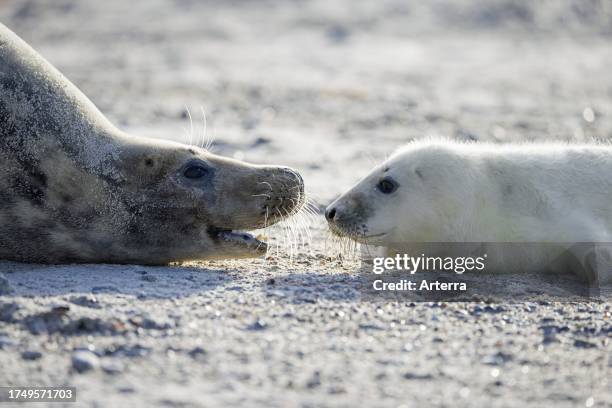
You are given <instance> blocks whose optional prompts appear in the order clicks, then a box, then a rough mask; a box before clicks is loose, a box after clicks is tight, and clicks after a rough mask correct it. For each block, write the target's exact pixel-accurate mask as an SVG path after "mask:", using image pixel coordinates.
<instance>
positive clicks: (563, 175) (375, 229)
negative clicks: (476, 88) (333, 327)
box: [336, 140, 612, 281]
mask: <svg viewBox="0 0 612 408" xmlns="http://www.w3.org/2000/svg"><path fill="white" fill-rule="evenodd" d="M383 177H391V178H393V179H394V180H395V181H396V182H397V183H398V184H399V187H398V189H397V190H396V191H395V192H393V193H392V194H388V195H385V194H382V193H381V192H380V191H378V190H377V189H376V184H377V183H378V181H379V180H380V179H382V178H383ZM356 197H360V199H362V200H363V199H365V200H366V201H368V202H369V203H370V204H369V205H370V206H371V207H372V210H371V211H370V214H369V215H368V217H367V219H366V220H362V221H359V222H364V223H365V225H366V227H365V230H366V233H364V234H363V235H364V236H368V237H372V238H367V239H366V240H365V241H366V242H367V243H368V244H373V245H378V246H384V247H387V248H390V249H392V250H393V252H397V251H401V250H405V249H406V248H410V247H411V245H413V244H414V243H423V242H461V243H465V242H469V243H521V244H522V243H530V244H529V245H522V246H520V247H521V248H522V249H521V250H520V251H519V252H517V253H500V250H501V251H502V252H503V251H505V249H503V248H510V247H512V245H494V246H493V247H492V248H491V250H493V251H497V252H498V253H496V254H495V255H494V256H490V257H489V260H490V263H491V262H493V264H490V265H492V266H493V268H494V269H497V270H501V271H508V270H516V269H521V270H525V271H533V270H537V269H539V268H542V267H544V266H547V265H549V264H550V262H551V259H557V258H558V254H559V253H558V251H560V250H564V249H567V248H571V247H575V246H576V245H575V244H577V243H593V242H595V243H612V147H610V146H607V145H597V144H591V145H572V144H509V145H494V144H484V143H469V144H466V143H457V142H451V141H443V140H437V141H436V140H426V141H419V142H413V143H410V144H408V145H406V146H404V147H402V148H401V149H399V150H398V151H397V152H396V153H395V154H393V155H392V156H391V157H390V158H389V159H388V160H386V161H385V162H384V163H383V164H381V165H380V166H377V167H376V168H375V169H374V170H373V171H372V172H371V173H370V174H369V175H368V176H366V177H365V178H364V179H363V180H362V181H361V182H359V183H358V184H357V185H356V186H355V187H354V188H353V189H351V190H350V191H349V192H347V193H346V194H344V195H343V196H342V197H341V198H340V199H338V201H337V202H336V206H337V207H338V211H339V212H341V211H343V210H346V208H343V206H344V207H346V206H350V205H351V204H350V203H351V202H353V201H354V200H355V199H356ZM381 234H383V235H381ZM377 235H378V236H377ZM533 243H538V244H540V245H534V244H533ZM609 246H612V244H611V245H609ZM515 247H519V245H517V246H515ZM602 247H605V245H600V246H599V248H600V249H601V248H602ZM553 248H555V249H553ZM590 248H593V246H592V245H591V246H590ZM583 255H585V254H583ZM585 256H586V255H585ZM601 259H602V258H601V256H600V257H599V258H598V260H601ZM495 260H497V264H496V263H495ZM604 269H605V268H604ZM608 269H609V268H608ZM605 273H607V272H604V274H605ZM599 278H600V281H601V280H602V276H600V277H599ZM607 279H609V278H606V279H604V280H607Z"/></svg>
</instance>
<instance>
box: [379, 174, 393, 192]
mask: <svg viewBox="0 0 612 408" xmlns="http://www.w3.org/2000/svg"><path fill="white" fill-rule="evenodd" d="M397 187H398V185H397V183H396V182H395V181H394V180H393V179H392V178H390V177H385V178H384V179H382V180H380V181H379V182H378V184H377V185H376V188H378V190H379V191H380V192H381V193H383V194H391V193H392V192H394V191H395V190H397Z"/></svg>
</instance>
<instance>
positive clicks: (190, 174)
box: [183, 164, 208, 179]
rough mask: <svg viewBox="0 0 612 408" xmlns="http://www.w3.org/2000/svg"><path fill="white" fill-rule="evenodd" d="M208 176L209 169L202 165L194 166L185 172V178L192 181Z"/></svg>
mask: <svg viewBox="0 0 612 408" xmlns="http://www.w3.org/2000/svg"><path fill="white" fill-rule="evenodd" d="M206 174H208V169H206V167H204V166H202V165H200V164H192V165H190V166H188V167H187V168H186V169H185V171H183V176H185V177H187V178H190V179H198V178H202V177H204V176H205V175H206Z"/></svg>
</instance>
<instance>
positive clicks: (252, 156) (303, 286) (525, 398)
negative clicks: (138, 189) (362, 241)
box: [0, 0, 612, 408]
mask: <svg viewBox="0 0 612 408" xmlns="http://www.w3.org/2000/svg"><path fill="white" fill-rule="evenodd" d="M425 3H426V4H421V3H417V2H402V1H391V0H384V1H376V2H365V1H364V2H354V1H351V0H339V1H333V2H331V1H323V0H314V1H297V0H296V1H287V2H274V1H266V0H261V1H244V2H243V1H237V0H236V1H234V0H232V1H226V2H213V1H203V2H200V1H195V0H194V1H190V0H175V1H172V2H170V1H162V0H148V1H144V0H136V1H130V2H123V1H119V0H108V1H104V2H102V1H94V0H83V1H78V2H77V1H66V0H61V1H57V0H53V1H52V0H46V1H43V0H41V1H6V0H5V1H0V21H1V22H2V23H4V24H6V25H7V26H8V27H9V28H11V29H12V30H13V31H15V32H16V33H17V34H18V35H20V36H21V37H22V38H23V39H24V40H26V41H27V42H28V43H30V44H31V45H32V46H33V47H34V48H35V49H37V50H38V51H39V52H40V53H41V54H42V55H43V56H45V57H46V58H47V59H48V60H49V61H50V62H51V63H52V64H54V65H55V66H56V67H57V68H58V69H59V70H60V71H62V72H63V73H64V74H65V75H66V76H67V77H68V78H69V79H70V80H71V81H72V82H74V83H75V84H76V85H77V86H78V87H79V88H80V89H81V90H82V91H83V92H84V93H85V94H86V95H87V96H88V97H90V99H91V100H92V101H93V102H94V103H95V104H96V105H97V106H98V107H99V108H100V110H101V111H102V112H104V113H105V114H106V115H107V116H108V117H109V119H110V120H111V121H112V122H114V123H115V124H117V125H118V126H119V127H121V128H122V129H124V130H126V131H128V132H130V133H134V134H140V135H143V136H150V137H156V138H165V139H172V140H176V141H181V142H184V143H191V144H198V145H205V144H207V143H208V142H211V141H212V150H213V151H214V152H215V153H218V154H222V155H226V156H229V157H234V158H239V159H243V160H247V161H250V162H254V163H267V164H283V165H288V166H291V167H293V168H295V169H297V170H298V171H299V172H300V173H301V174H302V176H303V178H304V180H305V182H306V188H307V191H308V192H309V193H310V195H311V197H312V198H313V199H314V200H316V202H317V203H318V206H319V208H320V209H323V208H325V206H326V205H327V204H328V203H330V202H331V201H332V200H333V199H334V197H336V196H338V195H339V194H340V193H342V192H343V191H345V190H346V189H347V188H349V187H350V186H351V185H352V184H353V183H355V182H356V181H357V180H359V179H360V178H361V177H362V176H364V175H365V174H367V172H368V171H369V170H370V169H371V168H372V167H373V166H374V165H375V164H376V163H378V162H379V161H381V160H383V159H384V158H385V157H386V156H387V155H389V154H390V153H392V152H393V151H394V150H395V149H396V148H397V147H399V146H401V145H402V144H403V143H406V142H408V141H410V140H413V139H415V138H422V137H430V136H439V137H448V138H451V139H457V140H466V141H476V142H478V141H489V142H496V143H506V142H513V141H545V140H556V141H559V140H561V141H568V142H572V141H579V142H588V141H594V140H598V141H599V140H603V141H608V140H610V139H611V138H612V76H611V75H610V67H611V66H612V42H611V39H612V8H610V6H609V5H608V4H607V3H605V2H597V1H588V2H581V1H569V0H565V1H558V2H552V1H551V2H542V3H538V5H531V4H529V3H524V2H515V1H502V0H496V1H491V2H487V4H486V5H483V4H480V3H479V2H472V1H467V0H462V1H458V2H450V1H442V0H438V1H433V2H425ZM202 110H203V111H204V112H205V117H206V121H205V122H206V126H205V127H204V120H203V116H202V113H201V112H202ZM187 111H189V114H188V113H187ZM189 116H191V117H192V122H193V127H192V124H190V121H189ZM192 129H193V130H192ZM266 234H269V235H270V237H269V239H270V241H271V242H272V243H276V244H277V245H278V246H279V247H278V248H276V247H275V248H276V249H275V250H274V251H272V252H271V254H270V256H269V257H268V258H267V259H253V260H240V261H238V260H236V261H225V262H221V261H219V262H197V263H189V264H183V265H174V266H167V267H150V266H138V265H128V266H126V265H54V266H43V265H26V264H18V263H13V262H6V261H0V386H58V385H71V386H75V387H76V388H77V403H76V404H66V406H87V407H106V406H109V407H110V406H171V407H192V406H193V407H211V406H249V407H252V406H265V407H276V406H278V407H292V406H296V407H298V406H299V407H319V406H339V407H340V406H346V407H349V406H350V407H354V406H384V407H413V406H436V407H450V406H453V407H468V406H470V407H472V406H488V407H516V406H522V407H538V408H539V407H548V406H550V407H552V406H554V407H556V408H561V407H606V406H612V383H611V381H612V380H611V379H612V303H611V302H610V298H609V297H603V298H598V299H589V298H582V299H575V298H571V299H570V298H568V297H565V295H564V292H560V293H559V294H558V295H556V296H544V295H541V296H540V294H539V292H537V289H541V287H542V285H543V283H542V281H540V280H538V279H536V278H531V277H515V276H511V277H501V278H500V281H499V285H501V286H502V287H503V285H504V280H507V281H506V282H515V280H516V279H519V280H520V282H519V283H520V284H522V285H524V286H525V287H530V288H534V289H535V292H533V294H532V296H530V297H529V299H520V300H519V299H517V300H516V301H512V300H508V299H504V300H503V301H501V300H500V298H498V297H496V296H495V294H494V293H492V294H491V296H490V297H488V298H487V297H478V298H475V299H472V301H456V302H433V301H411V300H402V299H399V300H385V299H380V300H376V299H365V298H364V296H363V293H362V292H361V291H360V289H359V288H360V284H361V283H362V279H361V278H362V275H361V274H360V272H359V271H360V268H361V266H360V265H359V262H358V260H357V259H355V258H354V257H347V256H346V255H347V254H346V253H345V254H344V256H342V257H338V256H337V254H338V252H339V250H340V252H342V251H341V249H339V248H337V247H336V248H334V246H333V243H332V242H331V241H330V240H329V239H328V232H327V227H326V226H325V225H324V219H323V217H322V216H321V215H319V216H318V217H316V219H315V220H314V221H313V222H312V223H311V224H310V226H309V234H306V233H303V234H302V236H303V238H304V241H305V242H301V241H302V236H300V237H298V238H296V237H295V236H292V234H291V232H290V231H288V230H286V229H285V230H283V229H282V228H277V229H275V230H273V231H266ZM292 240H293V241H294V242H295V241H296V240H297V241H300V242H295V243H296V245H289V246H288V244H287V242H289V241H292ZM7 406H10V405H8V404H7ZM15 406H25V405H23V404H15ZM36 406H39V405H36ZM53 406H56V405H53Z"/></svg>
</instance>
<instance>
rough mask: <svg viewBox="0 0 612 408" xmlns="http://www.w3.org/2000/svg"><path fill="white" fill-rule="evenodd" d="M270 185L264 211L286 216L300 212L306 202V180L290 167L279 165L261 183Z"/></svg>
mask: <svg viewBox="0 0 612 408" xmlns="http://www.w3.org/2000/svg"><path fill="white" fill-rule="evenodd" d="M261 184H263V185H266V186H267V187H268V191H267V192H266V194H265V196H266V200H265V201H264V203H263V206H262V213H263V214H268V215H269V216H271V217H272V218H279V219H280V218H285V217H288V216H290V215H293V214H295V213H296V212H298V211H299V210H300V209H301V208H302V205H303V204H304V202H305V194H304V180H303V179H302V176H301V175H300V174H299V173H298V172H297V171H295V170H293V169H291V168H289V167H277V168H274V169H273V170H272V173H271V174H270V175H269V176H268V177H266V179H265V180H264V181H263V182H262V183H261Z"/></svg>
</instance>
